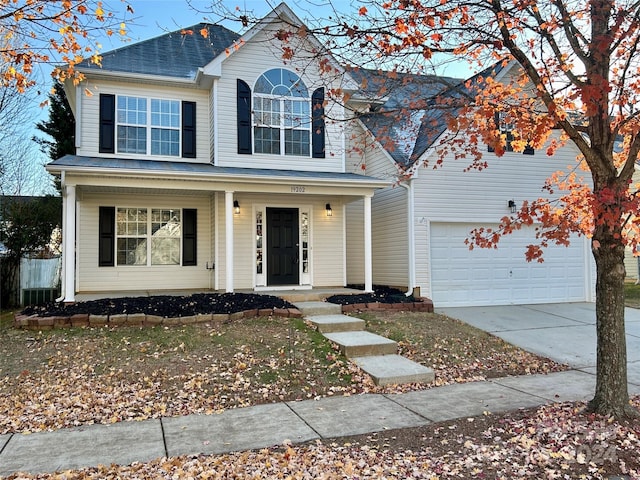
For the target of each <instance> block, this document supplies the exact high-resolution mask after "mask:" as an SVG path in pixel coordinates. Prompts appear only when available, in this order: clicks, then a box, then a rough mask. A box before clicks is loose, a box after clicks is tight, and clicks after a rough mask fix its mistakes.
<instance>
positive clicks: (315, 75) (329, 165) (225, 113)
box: [216, 27, 344, 172]
mask: <svg viewBox="0 0 640 480" xmlns="http://www.w3.org/2000/svg"><path fill="white" fill-rule="evenodd" d="M267 30H268V31H269V32H270V35H269V34H268V33H266V32H261V33H259V34H258V35H256V37H254V38H253V39H251V40H250V41H249V42H248V43H246V44H245V45H243V46H242V47H241V48H240V49H239V50H238V51H236V52H234V53H233V54H232V55H231V56H230V57H229V58H228V59H226V60H225V61H224V62H223V64H222V77H221V78H220V80H219V92H218V100H219V105H218V120H219V122H220V125H219V129H218V131H219V135H220V138H219V139H218V141H219V146H218V154H219V157H220V158H218V159H216V164H217V165H220V166H232V167H251V168H273V169H283V170H303V171H324V172H341V171H343V169H344V167H343V160H342V133H341V125H340V124H337V123H332V122H331V121H327V123H326V128H325V148H326V155H325V158H312V157H311V156H309V157H301V156H289V155H265V154H253V155H238V149H237V145H238V140H237V124H236V123H237V122H236V119H237V113H236V95H237V79H241V80H243V81H245V82H246V83H247V84H248V85H249V87H250V88H251V90H252V92H253V90H254V84H255V82H256V80H257V79H258V78H259V77H260V75H262V74H263V73H264V72H266V71H268V70H270V69H272V68H285V69H288V70H291V71H294V72H295V73H297V74H298V75H300V77H301V78H302V80H303V81H304V83H305V85H306V87H307V89H308V91H309V96H311V94H312V93H313V91H314V90H315V89H316V88H318V87H321V86H324V87H325V97H326V92H327V90H328V88H331V86H332V85H327V84H326V81H323V80H322V79H321V78H320V77H319V72H318V70H317V68H315V65H316V64H317V62H314V63H312V64H310V65H308V64H306V63H305V64H304V65H302V64H300V65H297V64H296V63H295V61H294V63H293V64H292V63H291V62H288V64H286V65H285V64H284V62H283V60H282V52H283V51H282V46H281V45H279V43H278V42H276V40H274V38H273V33H274V28H273V27H271V28H267ZM301 62H302V61H301ZM325 114H326V116H327V118H342V116H343V112H342V107H341V106H339V105H337V104H334V103H332V102H329V104H328V105H327V106H326V107H325ZM252 136H253V135H252Z"/></svg>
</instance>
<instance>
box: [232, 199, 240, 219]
mask: <svg viewBox="0 0 640 480" xmlns="http://www.w3.org/2000/svg"><path fill="white" fill-rule="evenodd" d="M233 212H234V213H235V214H236V215H240V204H239V203H238V200H234V201H233Z"/></svg>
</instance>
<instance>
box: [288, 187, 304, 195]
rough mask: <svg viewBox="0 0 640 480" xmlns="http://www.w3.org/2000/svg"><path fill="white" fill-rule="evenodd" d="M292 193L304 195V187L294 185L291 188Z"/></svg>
mask: <svg viewBox="0 0 640 480" xmlns="http://www.w3.org/2000/svg"><path fill="white" fill-rule="evenodd" d="M291 193H304V186H302V185H293V186H292V187H291Z"/></svg>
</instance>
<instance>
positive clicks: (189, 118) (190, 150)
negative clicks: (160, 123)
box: [182, 102, 196, 158]
mask: <svg viewBox="0 0 640 480" xmlns="http://www.w3.org/2000/svg"><path fill="white" fill-rule="evenodd" d="M182 156H183V157H184V158H196V102H182Z"/></svg>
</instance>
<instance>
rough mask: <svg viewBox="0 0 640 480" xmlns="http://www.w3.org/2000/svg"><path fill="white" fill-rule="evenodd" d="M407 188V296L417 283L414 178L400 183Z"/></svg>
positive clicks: (411, 292)
mask: <svg viewBox="0 0 640 480" xmlns="http://www.w3.org/2000/svg"><path fill="white" fill-rule="evenodd" d="M400 185H401V186H402V187H404V188H406V189H407V210H408V215H407V217H408V224H407V230H408V232H407V237H408V242H407V250H408V253H409V258H408V262H409V286H408V290H407V291H406V292H405V295H406V296H407V297H409V296H411V295H412V294H413V289H414V287H415V285H416V245H415V221H414V216H415V202H414V199H413V178H410V179H409V180H407V181H406V183H401V184H400Z"/></svg>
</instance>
